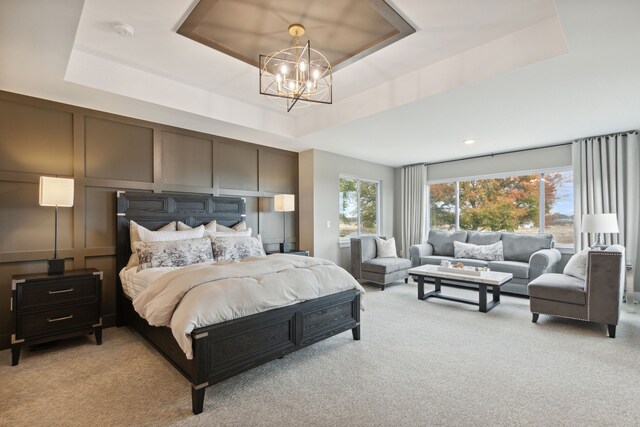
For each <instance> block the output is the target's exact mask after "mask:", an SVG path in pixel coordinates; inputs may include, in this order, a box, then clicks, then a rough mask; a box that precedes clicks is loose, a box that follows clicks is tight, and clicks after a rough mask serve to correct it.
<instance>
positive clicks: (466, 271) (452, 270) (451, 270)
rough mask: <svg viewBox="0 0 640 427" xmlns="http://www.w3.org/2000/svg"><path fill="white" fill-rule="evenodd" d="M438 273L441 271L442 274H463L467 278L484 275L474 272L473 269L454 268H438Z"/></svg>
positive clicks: (478, 271)
mask: <svg viewBox="0 0 640 427" xmlns="http://www.w3.org/2000/svg"><path fill="white" fill-rule="evenodd" d="M472 269H473V270H472ZM438 271H442V272H443V273H454V274H465V275H467V276H478V277H479V276H482V273H485V272H484V271H480V270H476V268H475V267H465V268H455V267H441V266H438Z"/></svg>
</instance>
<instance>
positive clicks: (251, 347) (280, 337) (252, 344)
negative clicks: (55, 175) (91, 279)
mask: <svg viewBox="0 0 640 427" xmlns="http://www.w3.org/2000/svg"><path fill="white" fill-rule="evenodd" d="M116 216H117V225H116V264H117V271H118V272H120V271H121V270H122V269H123V268H124V267H125V266H126V265H127V263H128V261H129V257H130V255H131V245H130V238H129V221H131V220H133V221H135V222H136V223H138V224H139V225H141V226H144V227H146V228H148V229H150V230H156V229H158V228H160V227H162V226H163V225H165V224H167V223H169V222H171V221H182V222H183V223H185V224H187V225H189V226H191V227H195V226H198V225H200V224H205V223H208V222H209V221H212V220H214V219H215V220H216V221H217V222H218V223H219V224H222V225H225V226H232V225H234V224H236V223H238V222H240V221H242V220H243V219H244V218H245V202H244V200H243V199H242V198H239V197H215V196H210V195H192V194H172V193H144V192H123V191H119V192H117V194H116ZM116 280H117V300H116V305H117V325H118V326H127V325H128V326H129V327H131V328H133V329H135V330H136V331H137V332H138V333H139V334H140V335H141V336H142V337H144V338H145V339H146V340H147V341H148V342H149V343H150V344H151V345H152V346H153V347H155V349H156V350H157V351H158V352H159V353H160V354H162V355H163V356H164V357H165V358H166V359H167V360H168V361H169V362H170V363H171V364H172V365H173V366H174V367H175V368H176V369H177V370H178V371H179V372H180V373H182V375H184V377H185V378H187V380H188V381H189V382H190V383H191V397H192V409H193V413H194V414H199V413H201V412H202V411H203V406H204V397H205V390H206V388H207V387H209V386H211V385H213V384H216V383H218V382H221V381H224V380H225V379H228V378H230V377H233V376H234V375H237V374H239V373H241V372H244V371H246V370H249V369H251V368H254V367H256V366H259V365H261V364H263V363H266V362H269V361H271V360H274V359H277V358H281V357H283V356H284V355H286V354H288V353H292V352H294V351H297V350H300V349H301V348H304V347H306V346H308V345H311V344H313V343H316V342H318V341H321V340H324V339H326V338H329V337H332V336H334V335H336V334H339V333H342V332H345V331H348V330H349V329H350V330H351V331H352V334H353V339H354V340H359V339H360V298H361V296H360V293H359V291H358V290H357V289H349V290H345V291H341V292H337V293H334V294H331V295H326V296H321V297H319V298H316V299H312V300H308V301H304V302H300V303H297V304H293V305H288V306H285V307H281V308H276V309H272V310H269V311H264V312H260V313H257V314H252V315H249V316H245V317H240V318H237V319H234V320H229V321H225V322H222V323H217V324H213V325H210V326H204V327H198V328H196V329H194V330H193V331H192V332H191V334H190V338H191V345H192V348H191V352H192V358H191V359H188V358H187V356H186V355H185V352H184V351H183V349H182V348H181V347H180V345H179V344H178V342H177V341H176V339H175V338H174V336H173V334H172V331H171V329H170V328H168V327H156V326H150V325H149V323H148V322H147V321H146V320H145V319H143V318H142V317H141V316H140V315H139V314H138V313H137V312H136V310H135V309H134V307H133V303H132V300H131V298H130V297H128V296H127V294H126V293H125V291H124V289H123V284H122V281H121V280H120V277H117V279H116Z"/></svg>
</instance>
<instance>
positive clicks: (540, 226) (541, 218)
mask: <svg viewBox="0 0 640 427" xmlns="http://www.w3.org/2000/svg"><path fill="white" fill-rule="evenodd" d="M544 212H545V200H544V174H543V173H541V174H540V179H539V180H538V233H544V217H545V215H544Z"/></svg>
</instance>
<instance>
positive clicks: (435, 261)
mask: <svg viewBox="0 0 640 427" xmlns="http://www.w3.org/2000/svg"><path fill="white" fill-rule="evenodd" d="M442 260H447V261H451V263H452V264H456V263H458V262H461V263H463V264H464V265H467V266H470V267H486V266H487V261H483V260H481V259H469V258H453V257H450V256H438V255H428V256H423V257H421V258H420V265H425V264H429V265H440V262H442Z"/></svg>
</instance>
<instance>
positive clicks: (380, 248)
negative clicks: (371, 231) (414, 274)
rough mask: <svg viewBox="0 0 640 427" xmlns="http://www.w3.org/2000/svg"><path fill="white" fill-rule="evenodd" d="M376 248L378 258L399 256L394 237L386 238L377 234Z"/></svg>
mask: <svg viewBox="0 0 640 427" xmlns="http://www.w3.org/2000/svg"><path fill="white" fill-rule="evenodd" d="M376 249H377V256H376V258H398V254H397V252H396V240H395V239H394V238H393V237H391V238H390V239H387V240H384V239H381V238H379V237H378V236H376Z"/></svg>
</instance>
